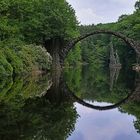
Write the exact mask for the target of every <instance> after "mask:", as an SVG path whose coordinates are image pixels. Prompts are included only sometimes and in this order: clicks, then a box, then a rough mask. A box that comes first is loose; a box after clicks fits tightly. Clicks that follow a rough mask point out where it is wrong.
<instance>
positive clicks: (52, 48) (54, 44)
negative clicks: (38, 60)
mask: <svg viewBox="0 0 140 140" xmlns="http://www.w3.org/2000/svg"><path fill="white" fill-rule="evenodd" d="M45 48H46V49H47V51H48V52H49V53H50V54H51V56H52V59H53V62H52V71H58V70H60V69H61V65H60V55H59V53H60V50H61V48H62V46H61V41H60V40H59V39H51V40H49V41H46V42H45Z"/></svg>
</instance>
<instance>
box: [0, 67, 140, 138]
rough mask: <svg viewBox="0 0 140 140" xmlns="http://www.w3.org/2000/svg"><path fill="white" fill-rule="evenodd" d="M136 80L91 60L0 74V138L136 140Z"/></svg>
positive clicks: (139, 132) (139, 104) (139, 125)
mask: <svg viewBox="0 0 140 140" xmlns="http://www.w3.org/2000/svg"><path fill="white" fill-rule="evenodd" d="M138 81H139V77H138V74H137V73H135V71H132V70H131V69H128V68H127V69H125V68H122V69H116V68H114V69H113V68H112V69H109V68H107V67H98V66H95V65H94V66H93V65H87V66H80V67H78V68H72V69H69V68H68V69H65V73H64V74H61V75H60V74H58V73H56V74H52V75H51V74H47V75H40V76H30V77H14V78H1V80H0V140H45V139H47V140H93V139H94V140H105V139H107V140H139V139H140V97H139V86H140V85H139V82H138Z"/></svg>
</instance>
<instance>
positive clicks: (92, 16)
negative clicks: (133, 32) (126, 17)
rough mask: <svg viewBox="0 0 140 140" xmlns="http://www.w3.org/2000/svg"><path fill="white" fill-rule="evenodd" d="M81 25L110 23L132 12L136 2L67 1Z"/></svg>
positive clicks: (127, 0)
mask: <svg viewBox="0 0 140 140" xmlns="http://www.w3.org/2000/svg"><path fill="white" fill-rule="evenodd" d="M67 2H69V3H70V4H71V5H72V7H73V8H74V9H75V11H76V16H77V19H78V21H79V22H80V23H81V24H98V23H110V22H115V21H117V20H118V17H119V16H121V15H122V14H131V13H133V11H134V5H135V2H136V0H67Z"/></svg>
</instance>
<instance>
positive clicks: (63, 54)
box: [59, 30, 140, 66]
mask: <svg viewBox="0 0 140 140" xmlns="http://www.w3.org/2000/svg"><path fill="white" fill-rule="evenodd" d="M97 34H110V35H113V36H116V37H118V38H120V39H122V40H123V41H124V42H125V43H126V44H127V45H129V46H130V47H132V48H133V49H134V50H135V52H136V54H137V55H138V56H140V42H138V41H135V40H133V39H131V38H128V37H127V36H125V35H123V34H122V33H119V32H115V31H110V30H95V31H93V32H91V33H88V34H85V35H81V36H79V37H77V38H74V39H72V40H71V41H69V42H68V43H67V45H66V46H65V47H64V48H63V49H62V50H61V51H60V53H59V55H60V63H61V65H62V66H63V65H64V60H65V58H66V57H67V55H68V53H69V51H70V50H71V49H72V48H74V46H75V44H76V43H78V42H79V41H81V40H83V39H85V38H87V37H89V36H92V35H97Z"/></svg>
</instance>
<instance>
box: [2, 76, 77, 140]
mask: <svg viewBox="0 0 140 140" xmlns="http://www.w3.org/2000/svg"><path fill="white" fill-rule="evenodd" d="M11 81H12V80H11ZM13 81H14V82H12V86H11V88H9V90H8V92H7V93H6V94H5V95H4V96H0V124H1V125H0V139H1V140H19V139H21V140H22V139H24V140H31V139H34V140H42V139H48V140H56V138H57V140H62V139H66V138H67V137H68V135H69V134H71V132H72V131H73V129H74V124H75V121H76V117H77V114H76V110H75V108H74V107H73V103H72V102H70V101H69V100H66V101H65V99H63V101H65V102H63V103H61V104H59V106H56V103H55V101H54V100H53V99H52V98H53V96H52V95H50V93H49V91H48V93H47V94H46V95H45V97H38V96H39V93H44V91H46V90H48V87H49V86H50V85H49V83H50V82H49V81H50V80H49V79H48V76H47V77H46V76H43V77H38V78H35V79H34V78H33V79H32V78H31V77H30V78H27V79H22V78H15V79H14V80H13ZM4 83H8V84H9V83H10V82H4ZM3 85H4V84H3ZM9 85H11V84H9ZM3 87H6V88H7V87H9V86H3ZM1 91H2V92H1V93H3V92H4V91H5V90H4V88H3V89H2V88H1ZM61 98H62V96H61ZM63 98H65V97H64V96H63Z"/></svg>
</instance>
